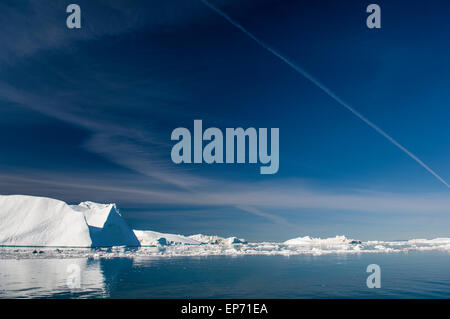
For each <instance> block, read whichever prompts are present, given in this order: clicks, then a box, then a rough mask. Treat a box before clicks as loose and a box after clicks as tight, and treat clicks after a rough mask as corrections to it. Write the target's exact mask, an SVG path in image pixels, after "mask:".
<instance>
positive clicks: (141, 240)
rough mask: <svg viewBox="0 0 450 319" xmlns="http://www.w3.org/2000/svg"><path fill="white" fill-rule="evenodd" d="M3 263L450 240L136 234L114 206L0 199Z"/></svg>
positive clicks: (449, 241)
mask: <svg viewBox="0 0 450 319" xmlns="http://www.w3.org/2000/svg"><path fill="white" fill-rule="evenodd" d="M0 219H1V220H2V222H1V223H0V259H21V258H85V257H88V258H94V259H95V258H110V257H176V256H217V255H222V256H224V255H225V256H240V255H284V256H292V255H314V256H320V255H326V254H361V253H398V252H409V251H427V250H444V251H449V252H450V238H436V239H431V240H428V239H412V240H405V241H366V242H362V241H360V240H355V239H349V238H347V237H345V236H336V237H332V238H324V239H322V238H311V237H309V236H306V237H298V238H294V239H290V240H287V241H285V242H282V243H277V242H254V243H252V242H247V241H246V240H244V239H239V238H237V237H229V238H223V237H219V236H210V235H202V234H197V235H192V236H183V235H174V234H164V233H159V232H155V231H150V230H132V229H130V228H129V227H128V225H127V224H126V222H125V220H124V219H123V218H122V216H121V215H120V214H119V212H118V210H117V208H116V206H115V205H114V204H97V203H92V202H83V203H81V204H79V205H68V204H66V203H64V202H62V201H59V200H55V199H50V198H43V197H33V196H22V195H14V196H1V195H0Z"/></svg>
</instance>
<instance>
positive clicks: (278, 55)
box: [201, 0, 450, 188]
mask: <svg viewBox="0 0 450 319" xmlns="http://www.w3.org/2000/svg"><path fill="white" fill-rule="evenodd" d="M201 1H202V2H203V3H204V4H205V5H206V6H207V7H209V8H210V9H212V10H213V11H215V12H217V13H218V14H219V15H221V16H222V17H223V18H225V20H227V21H228V22H230V23H231V24H232V25H233V26H235V27H236V28H238V29H239V30H241V31H242V32H243V33H244V34H246V35H247V36H248V37H250V38H251V39H252V40H254V41H255V42H256V43H258V44H259V45H260V46H261V47H263V48H264V49H266V50H267V51H269V52H270V53H272V54H273V55H274V56H276V57H277V58H279V59H280V60H281V61H283V62H284V63H286V64H287V65H289V66H290V67H291V68H293V69H294V70H295V71H297V72H298V73H300V74H301V75H303V76H304V77H305V78H306V79H308V80H309V81H311V82H312V83H313V84H315V85H316V86H317V87H318V88H320V89H321V90H322V91H324V92H325V93H326V94H327V95H328V96H330V97H331V98H332V99H334V100H335V101H336V102H338V103H339V104H340V105H342V106H343V107H345V108H346V109H347V110H349V111H350V112H352V113H353V115H355V116H356V117H358V118H359V119H360V120H362V121H363V122H364V123H366V124H367V125H369V126H370V127H371V128H373V129H374V130H375V131H377V132H378V133H380V134H381V135H382V136H384V137H385V138H386V139H387V140H388V141H390V142H391V143H392V144H394V145H395V146H397V147H398V148H399V149H400V150H402V151H403V152H404V153H405V154H406V155H408V156H409V157H411V158H412V159H413V160H415V161H416V162H417V163H418V164H419V165H420V166H422V167H423V168H425V169H426V170H427V171H428V172H429V173H431V174H432V175H433V176H434V177H436V178H437V179H438V180H439V181H440V182H441V183H442V184H444V185H445V186H447V188H450V185H449V184H448V183H447V182H446V181H445V180H444V179H443V178H442V177H440V176H439V175H438V174H437V173H436V172H435V171H433V170H432V169H431V168H430V167H429V166H428V165H426V164H425V163H424V162H422V160H420V159H419V158H418V157H417V156H416V155H414V154H413V153H412V152H410V151H409V150H408V149H407V148H405V147H404V146H403V145H401V144H400V143H399V142H397V141H396V140H395V139H394V138H393V137H392V136H390V135H389V134H387V133H386V132H385V131H383V130H382V129H381V128H379V127H378V126H376V125H375V124H374V123H372V122H371V121H370V120H369V119H367V118H366V117H365V116H364V115H362V114H361V113H359V112H358V111H356V110H355V109H354V108H353V107H351V106H350V105H349V104H348V103H346V102H345V101H343V100H342V99H341V98H340V97H339V96H337V95H336V94H335V93H333V92H332V91H331V90H330V89H329V88H327V87H326V86H325V85H324V84H322V83H321V82H320V81H319V80H317V79H316V78H314V77H313V76H312V75H310V74H309V73H308V72H306V71H305V70H303V69H302V68H301V67H299V66H297V65H296V64H294V62H292V61H290V60H289V59H288V58H286V57H284V56H283V55H281V53H279V52H278V51H276V50H275V49H273V48H271V47H270V46H268V45H267V44H265V43H264V42H263V41H261V40H260V39H258V38H257V37H256V36H254V35H253V34H252V33H250V32H249V31H247V29H245V28H244V27H243V26H242V25H240V24H239V23H237V22H236V21H234V20H233V19H232V18H230V17H229V16H228V15H227V14H226V13H225V12H223V11H222V10H220V9H219V8H217V7H215V6H214V5H212V4H211V3H209V2H208V1H206V0H201Z"/></svg>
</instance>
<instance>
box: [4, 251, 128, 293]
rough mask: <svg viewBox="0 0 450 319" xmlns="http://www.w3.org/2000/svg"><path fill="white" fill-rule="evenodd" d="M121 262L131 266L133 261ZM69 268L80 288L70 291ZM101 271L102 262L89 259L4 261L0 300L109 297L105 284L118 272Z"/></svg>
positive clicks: (110, 281) (112, 280) (111, 280)
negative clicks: (75, 270) (77, 275)
mask: <svg viewBox="0 0 450 319" xmlns="http://www.w3.org/2000/svg"><path fill="white" fill-rule="evenodd" d="M121 263H122V264H124V265H122V266H129V267H131V265H132V260H128V261H125V262H124V261H122V262H121ZM70 265H76V266H75V267H73V266H72V267H73V268H77V266H78V267H79V269H80V276H81V277H80V288H73V289H71V288H69V286H68V285H67V280H68V278H69V276H70V275H71V273H70V272H68V269H70ZM73 268H72V269H73ZM103 268H104V266H103V261H101V260H93V259H88V258H75V259H72V258H70V259H53V258H52V259H43V258H38V259H20V260H16V259H3V260H1V262H0V298H36V297H41V298H42V297H52V298H58V297H60V298H72V297H79V296H82V297H83V298H85V297H97V298H101V297H108V289H107V288H108V285H109V284H111V283H113V282H114V281H115V278H116V277H117V273H111V272H110V271H106V272H105V271H104V269H103ZM108 268H111V267H108ZM119 268H120V267H119ZM122 268H123V267H122ZM106 283H108V285H107V284H106Z"/></svg>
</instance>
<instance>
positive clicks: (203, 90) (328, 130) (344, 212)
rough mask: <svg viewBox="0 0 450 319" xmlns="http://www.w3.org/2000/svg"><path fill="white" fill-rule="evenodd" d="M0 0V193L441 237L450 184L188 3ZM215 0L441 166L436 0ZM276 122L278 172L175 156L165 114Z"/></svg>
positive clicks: (194, 221) (215, 122) (443, 115)
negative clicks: (371, 23)
mask: <svg viewBox="0 0 450 319" xmlns="http://www.w3.org/2000/svg"><path fill="white" fill-rule="evenodd" d="M72 2H74V1H58V2H51V3H50V2H48V3H47V2H45V3H44V2H43V1H2V3H1V4H0V10H1V12H2V15H3V17H4V19H1V20H0V40H1V43H2V50H1V51H0V115H1V116H0V145H1V146H2V151H1V152H0V193H1V194H17V193H20V194H32V195H41V196H49V197H54V198H58V199H62V200H66V201H68V202H71V203H75V202H79V201H84V200H93V201H100V202H117V203H118V205H119V207H121V208H122V211H123V214H124V216H125V217H126V218H127V219H128V220H129V222H130V223H131V224H132V225H133V226H134V227H137V228H149V229H154V230H159V231H167V232H177V233H184V234H191V233H199V232H203V233H205V232H206V233H216V234H219V235H239V236H242V237H246V238H249V239H257V240H259V239H266V240H282V239H288V238H290V237H296V236H300V235H312V236H334V235H337V234H345V235H348V236H350V237H358V238H361V239H374V238H382V239H398V238H409V237H438V236H449V235H450V234H449V231H448V229H449V226H450V218H449V217H448V215H449V213H450V208H449V207H450V197H449V194H450V191H449V189H447V188H446V187H445V186H444V185H443V184H442V183H440V182H439V181H438V180H437V179H436V178H435V177H433V176H432V175H431V174H430V173H428V172H427V171H426V170H425V169H424V168H423V167H421V166H420V165H418V164H417V163H416V162H415V161H413V160H412V159H411V158H409V157H408V156H407V155H406V154H405V153H403V152H402V151H400V150H399V149H398V148H396V147H395V146H394V145H392V144H391V143H390V142H389V141H387V140H386V139H385V138H383V137H382V136H380V135H379V134H378V133H376V132H375V131H374V130H373V129H371V128H370V127H369V126H367V124H365V123H363V122H362V121H361V120H359V119H358V118H356V117H355V116H354V115H353V114H351V113H350V112H349V111H347V110H346V109H344V108H343V107H342V106H341V105H339V104H338V103H336V101H334V100H333V99H331V98H330V97H329V96H328V95H326V94H324V92H323V91H321V90H320V89H319V88H317V87H316V86H314V85H313V84H312V83H311V82H309V81H308V80H307V79H305V78H304V77H302V76H301V75H300V74H298V73H296V72H294V71H293V70H292V68H290V67H289V66H287V65H286V64H284V63H283V62H282V61H280V60H279V59H277V58H276V57H274V56H273V55H272V54H270V53H269V52H268V51H267V50H265V49H264V48H262V47H261V46H259V45H258V44H256V43H255V42H254V41H253V40H251V39H250V38H249V37H248V36H246V35H245V34H243V33H242V32H241V31H239V30H238V29H237V28H235V27H234V26H232V25H231V24H229V23H228V22H227V21H225V20H224V19H223V18H222V17H220V16H219V15H217V14H216V13H215V12H213V11H211V10H210V9H209V8H207V7H206V6H205V5H203V4H202V2H201V1H188V2H187V1H164V2H163V3H161V1H106V0H105V1H76V3H78V4H79V5H80V6H81V10H82V28H81V29H80V30H69V29H67V28H66V26H65V19H66V17H67V14H66V13H65V8H66V6H67V5H68V4H69V3H72ZM242 2H243V1H234V0H233V1H232V0H227V1H223V0H222V1H218V0H215V1H213V0H211V3H214V5H217V6H218V7H220V8H221V9H222V10H223V11H225V12H226V13H227V14H228V15H229V16H230V17H232V18H233V19H234V20H236V21H238V22H239V23H240V24H241V25H243V26H245V28H247V29H248V30H249V31H250V32H252V33H253V34H254V35H255V36H257V37H258V38H260V39H261V40H263V41H264V42H265V43H267V44H269V45H270V46H272V47H273V48H276V49H277V50H278V51H279V52H281V53H282V54H283V55H285V56H286V57H288V58H289V59H291V60H292V61H294V62H295V63H296V64H298V65H299V66H301V67H302V68H304V69H305V70H307V71H308V72H309V73H310V74H311V75H313V76H314V77H315V78H317V79H319V80H320V81H321V82H322V83H324V84H325V85H326V86H327V87H328V88H330V89H331V90H333V91H334V92H335V93H336V94H338V95H339V96H340V97H341V98H342V99H344V100H345V101H347V102H348V103H350V104H351V105H352V106H353V107H354V108H355V109H357V110H358V111H360V112H361V113H362V114H364V115H365V116H366V117H367V118H369V119H370V120H371V121H373V122H374V123H375V124H376V125H378V126H380V127H381V128H382V129H383V130H385V131H386V132H387V133H389V134H390V135H392V136H393V137H394V138H395V139H397V140H398V141H399V142H400V143H402V145H404V146H405V147H407V148H408V149H409V150H410V151H412V152H413V153H414V154H416V155H417V156H418V157H419V158H420V159H421V160H423V161H424V162H425V163H426V164H427V165H429V166H430V167H431V168H432V169H433V170H435V171H436V172H437V173H438V174H439V175H440V176H441V177H442V178H444V179H450V165H449V163H450V127H449V125H448V123H449V119H450V107H449V101H450V91H449V89H448V85H449V83H450V58H449V57H450V44H449V41H448V35H449V34H450V21H449V20H448V10H449V9H450V5H449V4H448V3H447V2H445V1H414V3H410V2H409V1H395V2H394V1H377V2H376V3H378V4H380V6H381V9H382V28H381V29H379V30H373V29H372V30H371V29H368V28H367V27H366V24H365V20H366V17H367V13H366V12H365V11H366V10H365V9H366V7H367V5H368V4H370V3H372V2H374V1H320V2H318V1H246V2H245V3H244V4H242ZM194 119H202V120H203V125H204V127H211V126H214V127H219V128H222V129H225V128H226V127H244V128H246V127H268V128H271V127H278V128H280V170H279V172H278V173H277V174H276V175H272V176H268V175H260V174H259V166H260V165H259V164H258V165H249V164H247V165H212V166H208V165H206V164H203V165H181V166H180V165H175V164H173V163H172V162H171V159H170V150H171V146H172V145H173V143H172V141H171V140H170V134H171V132H172V130H173V129H175V128H176V127H188V128H192V127H193V120H194Z"/></svg>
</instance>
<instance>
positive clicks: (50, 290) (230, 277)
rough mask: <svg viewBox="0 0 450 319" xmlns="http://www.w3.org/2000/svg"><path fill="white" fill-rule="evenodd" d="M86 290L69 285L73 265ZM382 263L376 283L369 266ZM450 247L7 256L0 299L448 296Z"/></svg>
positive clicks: (0, 273)
mask: <svg viewBox="0 0 450 319" xmlns="http://www.w3.org/2000/svg"><path fill="white" fill-rule="evenodd" d="M72 264H75V265H78V266H79V267H80V276H81V279H80V288H69V287H68V281H67V278H68V276H69V275H70V271H69V270H68V266H69V265H72ZM369 264H378V265H379V266H380V267H381V288H379V289H376V288H374V289H369V288H368V287H367V285H366V279H367V277H368V276H369V274H368V273H366V268H367V266H368V265H369ZM449 265H450V253H448V252H443V251H442V252H441V251H432V252H410V253H393V254H385V253H383V254H381V253H380V254H360V255H354V254H352V255H326V256H305V255H300V256H291V257H285V256H241V257H227V256H223V257H222V256H212V257H176V258H167V257H165V258H155V257H151V258H142V257H139V258H111V259H106V258H100V259H88V258H78V259H48V258H33V259H1V260H0V297H1V298H8V297H9V298H11V297H12V298H17V297H25V298H42V297H45V298H448V297H450V268H449Z"/></svg>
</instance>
